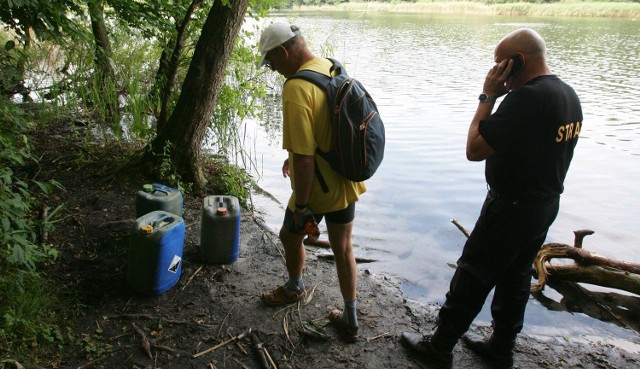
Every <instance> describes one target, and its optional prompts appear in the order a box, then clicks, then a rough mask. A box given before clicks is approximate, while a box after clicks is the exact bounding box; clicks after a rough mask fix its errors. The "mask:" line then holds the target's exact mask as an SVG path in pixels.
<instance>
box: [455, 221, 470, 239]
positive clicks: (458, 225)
mask: <svg viewBox="0 0 640 369" xmlns="http://www.w3.org/2000/svg"><path fill="white" fill-rule="evenodd" d="M451 223H453V224H454V225H455V226H456V227H457V228H458V229H459V230H460V232H462V233H463V234H464V235H465V236H467V238H469V232H467V230H466V229H464V227H463V226H462V225H461V224H460V223H458V221H457V220H456V219H451Z"/></svg>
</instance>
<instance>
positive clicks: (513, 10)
mask: <svg viewBox="0 0 640 369" xmlns="http://www.w3.org/2000/svg"><path fill="white" fill-rule="evenodd" d="M293 10H299V11H369V12H384V13H425V14H482V15H512V16H516V15H517V16H558V17H612V18H631V19H640V3H638V2H599V1H563V2H557V3H530V2H503V1H487V2H473V1H450V0H448V1H438V0H436V1H427V0H419V1H417V2H346V3H340V4H337V5H321V6H312V5H302V6H294V8H293Z"/></svg>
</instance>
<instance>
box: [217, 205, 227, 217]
mask: <svg viewBox="0 0 640 369" xmlns="http://www.w3.org/2000/svg"><path fill="white" fill-rule="evenodd" d="M217 213H218V215H227V208H222V207H221V208H218V211H217Z"/></svg>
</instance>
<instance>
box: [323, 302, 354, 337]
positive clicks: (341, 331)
mask: <svg viewBox="0 0 640 369" xmlns="http://www.w3.org/2000/svg"><path fill="white" fill-rule="evenodd" d="M329 322H331V324H332V325H333V326H334V327H335V328H336V330H337V331H338V335H339V336H340V339H342V340H343V341H344V342H347V343H355V342H357V341H358V327H350V326H348V325H347V324H346V323H345V322H344V321H342V311H340V310H338V309H335V310H331V311H330V312H329Z"/></svg>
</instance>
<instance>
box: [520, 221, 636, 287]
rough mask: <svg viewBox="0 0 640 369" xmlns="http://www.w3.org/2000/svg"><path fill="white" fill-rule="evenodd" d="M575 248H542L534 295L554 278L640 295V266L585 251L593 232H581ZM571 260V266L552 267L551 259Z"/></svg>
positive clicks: (535, 264)
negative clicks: (584, 246)
mask: <svg viewBox="0 0 640 369" xmlns="http://www.w3.org/2000/svg"><path fill="white" fill-rule="evenodd" d="M573 233H574V234H575V239H574V245H573V246H569V245H565V244H559V243H549V244H545V245H544V246H542V248H541V249H540V251H539V252H538V255H537V256H536V259H535V260H534V266H535V268H536V272H537V274H538V282H537V283H534V284H532V286H531V291H532V292H539V291H541V290H542V289H544V286H545V284H546V283H547V281H548V280H550V279H551V278H555V279H558V280H564V281H570V282H581V283H589V284H594V285H598V286H602V287H608V288H615V289H619V290H624V291H627V292H631V293H634V294H636V295H640V264H637V263H630V262H627V261H619V260H613V259H610V258H607V257H604V256H601V255H597V254H594V253H591V252H588V251H585V250H584V249H582V242H583V240H584V237H586V236H588V235H591V234H593V233H594V232H593V231H591V230H578V231H574V232H573ZM554 258H562V259H572V260H573V261H574V262H573V263H571V264H556V265H554V264H551V259H554Z"/></svg>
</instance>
